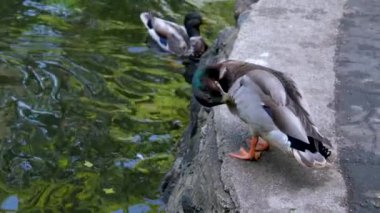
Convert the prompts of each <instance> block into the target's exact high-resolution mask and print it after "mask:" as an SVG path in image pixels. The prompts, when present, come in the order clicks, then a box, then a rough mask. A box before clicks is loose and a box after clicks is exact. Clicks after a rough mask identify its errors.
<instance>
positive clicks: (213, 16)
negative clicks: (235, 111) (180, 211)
mask: <svg viewBox="0 0 380 213" xmlns="http://www.w3.org/2000/svg"><path fill="white" fill-rule="evenodd" d="M233 3H234V1H231V0H228V1H214V3H212V4H210V3H207V1H201V0H197V1H195V0H194V1H179V0H166V1H165V0H145V1H134V0H124V1H110V0H108V1H106V0H91V1H85V0H41V1H36V0H35V1H32V0H24V1H9V0H6V1H5V0H0V12H1V13H0V211H1V210H13V211H15V210H18V211H25V210H31V211H33V210H36V211H39V210H59V211H68V212H71V211H74V210H75V211H80V210H82V211H84V212H91V211H93V212H127V211H129V212H149V211H157V210H159V209H160V208H162V202H161V201H160V199H159V198H160V197H159V196H160V195H159V190H158V189H159V184H160V181H161V180H162V177H163V175H164V174H165V172H167V171H168V169H169V168H170V167H171V164H172V162H173V159H174V152H175V147H176V145H175V144H176V142H177V141H178V140H179V138H180V136H181V133H182V131H183V129H184V127H185V126H186V124H187V119H188V114H189V112H188V108H187V106H188V101H189V97H190V93H191V90H190V85H188V84H186V83H185V81H184V79H183V77H182V75H181V74H180V73H181V72H182V70H183V67H182V65H181V64H180V62H179V61H177V59H176V58H175V57H173V56H170V55H168V54H164V53H162V52H157V51H154V50H151V49H149V48H147V47H146V44H145V40H146V37H147V32H146V31H145V29H144V28H143V25H142V24H141V23H140V19H139V13H140V12H142V11H146V10H154V11H156V12H158V13H161V14H162V15H163V16H165V17H170V18H171V19H172V20H174V21H177V22H181V23H182V19H183V15H184V14H186V13H187V12H188V11H192V10H200V11H202V13H203V15H204V18H205V20H206V21H207V23H208V24H206V25H204V26H203V27H202V34H203V35H204V36H205V37H206V39H207V41H208V42H209V43H210V42H211V41H212V40H213V39H214V38H215V36H216V35H217V33H218V31H219V30H220V29H221V28H223V27H224V26H226V25H228V24H232V22H233V20H232V17H233V14H232V12H233Z"/></svg>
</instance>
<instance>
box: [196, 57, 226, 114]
mask: <svg viewBox="0 0 380 213" xmlns="http://www.w3.org/2000/svg"><path fill="white" fill-rule="evenodd" d="M226 73H227V69H226V67H225V66H223V64H215V65H209V66H207V67H205V68H200V69H198V70H197V71H196V72H195V74H194V77H193V82H192V85H193V93H194V97H195V99H197V101H198V102H199V103H200V104H202V105H203V106H206V107H213V106H217V105H221V104H225V103H227V102H228V101H229V98H228V95H227V93H225V91H228V89H229V88H230V86H231V85H230V82H229V80H228V77H227V75H226Z"/></svg>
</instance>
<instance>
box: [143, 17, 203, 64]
mask: <svg viewBox="0 0 380 213" xmlns="http://www.w3.org/2000/svg"><path fill="white" fill-rule="evenodd" d="M140 19H141V21H142V22H143V23H144V25H145V27H146V28H147V29H148V33H149V35H150V36H151V37H152V39H153V40H154V41H155V42H156V43H157V44H158V45H159V46H160V47H161V48H162V49H163V50H165V51H167V52H170V53H172V54H175V55H177V56H181V57H182V56H184V57H191V58H195V59H197V58H200V57H201V56H202V54H203V53H204V52H205V51H206V50H207V48H208V46H207V44H206V43H205V41H204V39H203V38H202V37H201V35H200V30H199V27H200V25H201V24H202V17H201V15H200V14H199V13H196V12H193V13H189V14H187V15H186V16H185V20H184V25H185V26H180V25H178V24H176V23H174V22H170V21H166V20H164V19H161V18H158V17H155V16H154V15H153V14H152V13H150V12H143V13H141V14H140Z"/></svg>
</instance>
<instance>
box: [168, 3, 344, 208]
mask: <svg viewBox="0 0 380 213" xmlns="http://www.w3.org/2000/svg"><path fill="white" fill-rule="evenodd" d="M252 2H254V1H252ZM344 3H345V0H325V1H309V0H261V1H259V2H258V3H256V4H253V5H251V6H250V7H248V10H241V11H240V10H239V11H238V12H239V13H241V14H240V16H239V20H238V26H239V31H238V33H237V38H236V39H235V36H234V35H231V34H234V33H235V31H234V30H231V31H225V32H224V33H223V35H224V37H225V38H224V39H219V40H218V43H217V44H216V46H214V47H213V48H211V49H210V51H208V54H207V55H206V56H205V58H204V59H203V62H201V65H200V66H204V65H205V64H209V63H214V62H216V61H219V60H220V59H223V58H226V54H227V55H229V58H230V59H237V60H242V61H249V62H254V63H258V64H262V65H265V66H268V67H271V68H274V69H277V70H280V71H282V72H286V73H288V74H289V75H290V76H291V77H292V78H293V79H294V80H295V81H296V82H297V84H298V86H299V88H300V89H301V91H303V93H304V96H305V98H306V100H307V101H308V102H309V107H310V112H311V113H312V117H313V118H314V121H315V123H316V125H317V126H318V127H319V128H320V131H321V132H322V133H323V134H324V135H326V136H328V137H329V138H331V139H332V142H333V143H335V137H334V135H335V132H334V128H335V116H334V115H335V112H334V110H333V109H332V108H331V106H330V105H331V103H332V102H333V101H334V83H335V75H334V70H333V67H334V62H333V58H334V54H335V49H336V39H337V34H338V25H339V20H340V18H341V16H342V13H343V5H344ZM226 35H227V36H226ZM228 35H231V36H228ZM221 37H223V36H221ZM223 47H226V48H223ZM230 48H232V51H230V50H229V49H230ZM191 106H192V111H191V112H192V113H191V125H190V126H189V128H188V130H187V132H186V133H185V135H184V139H183V141H182V142H181V147H180V152H179V154H178V157H177V160H176V162H175V166H174V168H173V170H172V171H171V172H170V173H169V174H168V176H167V178H166V180H165V184H164V187H163V190H164V192H165V193H166V195H167V196H166V197H167V201H168V208H167V211H168V212H243V213H244V212H293V211H296V212H347V211H348V209H347V203H346V202H347V201H346V199H347V189H346V185H345V183H344V180H343V177H342V175H341V172H340V171H339V169H338V165H337V164H334V165H333V167H332V168H329V169H325V170H312V169H307V168H303V167H302V166H300V165H299V164H298V163H297V162H296V161H295V160H294V159H292V158H289V157H287V156H285V155H284V154H283V153H281V152H280V151H279V150H275V149H272V150H270V151H269V152H265V153H263V156H262V158H261V160H260V161H258V162H246V161H240V160H236V159H231V158H229V157H228V156H227V155H226V154H227V153H229V152H234V151H237V150H238V149H239V147H240V146H242V145H243V144H244V140H245V138H246V137H248V129H247V127H246V125H245V124H244V123H242V122H241V121H240V120H239V119H238V118H237V117H235V116H233V115H231V114H230V113H229V111H228V110H227V108H226V106H219V107H215V108H213V109H211V110H210V111H208V110H206V109H205V108H200V107H199V105H198V104H197V103H196V102H195V101H194V100H192V104H191ZM194 109H196V110H194Z"/></svg>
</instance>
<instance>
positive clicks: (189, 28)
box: [185, 25, 201, 38]
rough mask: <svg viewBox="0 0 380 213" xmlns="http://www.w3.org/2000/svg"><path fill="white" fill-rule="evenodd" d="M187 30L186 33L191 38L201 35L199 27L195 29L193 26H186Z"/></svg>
mask: <svg viewBox="0 0 380 213" xmlns="http://www.w3.org/2000/svg"><path fill="white" fill-rule="evenodd" d="M185 28H186V32H187V35H188V36H189V38H191V37H196V36H200V35H201V34H200V32H199V26H197V27H195V26H192V25H186V26H185Z"/></svg>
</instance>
